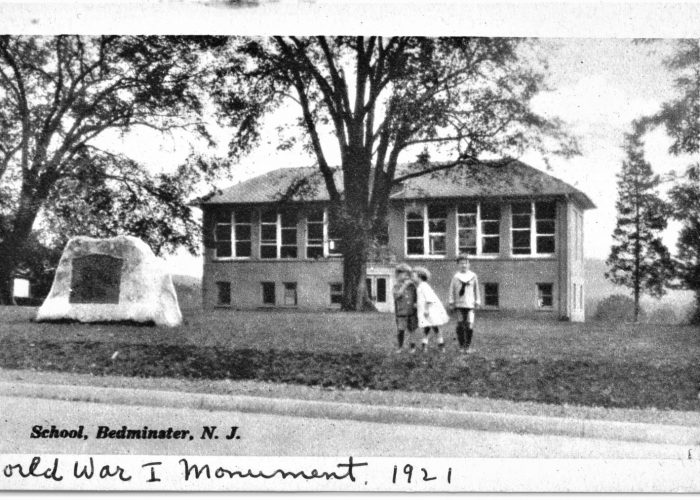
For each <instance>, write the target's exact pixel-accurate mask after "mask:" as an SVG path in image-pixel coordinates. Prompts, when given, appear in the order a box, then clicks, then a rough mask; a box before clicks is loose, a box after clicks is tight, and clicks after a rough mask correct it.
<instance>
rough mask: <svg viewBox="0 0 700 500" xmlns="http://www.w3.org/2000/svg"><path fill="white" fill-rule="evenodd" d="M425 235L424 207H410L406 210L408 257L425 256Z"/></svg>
mask: <svg viewBox="0 0 700 500" xmlns="http://www.w3.org/2000/svg"><path fill="white" fill-rule="evenodd" d="M424 234H425V224H424V223H423V207H408V208H407V209H406V253H407V254H408V255H423V254H424V251H423V249H424V248H425V247H424V245H423V243H424V241H423V240H424Z"/></svg>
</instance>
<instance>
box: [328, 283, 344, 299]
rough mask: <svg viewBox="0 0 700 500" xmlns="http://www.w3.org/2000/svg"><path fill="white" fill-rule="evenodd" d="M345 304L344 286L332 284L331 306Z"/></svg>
mask: <svg viewBox="0 0 700 500" xmlns="http://www.w3.org/2000/svg"><path fill="white" fill-rule="evenodd" d="M342 303H343V284H342V283H331V304H342Z"/></svg>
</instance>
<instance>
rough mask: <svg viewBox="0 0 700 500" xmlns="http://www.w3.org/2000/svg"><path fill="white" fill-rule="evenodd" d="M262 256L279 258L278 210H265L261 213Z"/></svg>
mask: <svg viewBox="0 0 700 500" xmlns="http://www.w3.org/2000/svg"><path fill="white" fill-rule="evenodd" d="M260 258H262V259H276V258H277V212H276V211H274V210H263V212H262V214H261V215H260Z"/></svg>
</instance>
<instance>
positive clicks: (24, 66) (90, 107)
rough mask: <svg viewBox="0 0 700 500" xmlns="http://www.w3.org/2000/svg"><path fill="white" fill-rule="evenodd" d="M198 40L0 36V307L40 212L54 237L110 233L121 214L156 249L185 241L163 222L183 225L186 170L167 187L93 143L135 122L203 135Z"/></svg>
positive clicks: (187, 217) (164, 180)
mask: <svg viewBox="0 0 700 500" xmlns="http://www.w3.org/2000/svg"><path fill="white" fill-rule="evenodd" d="M202 42H203V41H202V40H200V39H196V38H181V37H175V38H166V37H118V36H100V37H82V36H58V37H35V36H19V37H12V36H3V37H0V194H2V197H1V199H2V201H0V303H7V302H9V301H10V300H11V288H10V286H11V285H10V283H11V281H10V280H11V276H12V273H13V272H14V271H13V270H14V267H15V265H16V263H17V259H18V256H20V255H21V254H22V249H23V247H24V245H25V243H26V242H27V239H28V238H29V236H30V234H31V233H32V230H33V229H34V226H35V221H36V220H37V216H38V215H39V214H40V212H41V211H42V210H45V211H46V212H47V216H48V217H49V219H50V220H51V221H52V224H49V225H48V227H49V228H51V227H53V228H55V229H59V230H60V232H59V233H58V234H59V235H64V234H66V233H67V232H72V231H74V230H76V229H78V228H79V229H80V230H86V231H87V230H89V231H90V233H89V234H100V230H102V232H103V233H104V232H108V233H109V232H113V231H116V230H117V228H118V227H119V224H120V223H123V222H125V221H124V219H125V218H126V219H127V222H128V223H129V224H130V225H129V224H127V226H126V227H125V228H123V230H124V231H132V230H133V231H137V232H140V234H137V235H139V236H143V235H151V236H152V237H153V238H154V239H155V240H159V241H161V240H162V242H161V244H159V245H158V247H157V248H166V247H167V245H169V244H177V243H185V244H187V245H188V246H190V247H192V246H193V244H194V243H193V240H192V238H196V235H197V233H196V232H192V233H189V234H190V236H189V237H188V236H187V235H186V234H185V233H186V231H185V230H184V229H178V230H176V231H171V230H170V229H169V226H170V224H172V223H176V224H177V222H175V221H177V220H180V223H181V224H184V225H185V226H186V229H187V230H188V231H189V230H190V229H193V227H194V226H193V223H192V219H191V214H190V213H189V211H188V209H187V208H184V207H182V203H183V202H184V200H183V196H182V195H183V194H184V193H183V191H184V190H185V189H186V187H187V185H188V184H187V178H186V177H185V178H183V181H184V182H183V185H182V186H180V187H178V186H175V185H173V184H176V183H174V182H173V181H174V180H176V179H179V177H178V176H177V175H174V176H173V175H171V176H167V175H165V174H163V175H160V174H158V175H152V174H151V173H150V172H149V171H148V170H147V169H145V168H144V167H143V166H141V165H139V164H138V163H137V162H136V161H133V160H128V159H126V158H115V157H112V156H110V155H109V154H107V153H105V152H104V151H102V150H100V149H99V148H97V147H96V145H95V144H96V139H98V138H99V137H100V136H101V135H103V134H104V133H105V132H106V131H109V130H116V131H119V132H127V131H129V130H131V129H133V128H134V127H136V126H145V127H151V128H155V129H157V130H160V131H164V132H166V131H170V130H174V129H176V128H184V127H187V128H191V129H193V130H194V131H195V132H196V133H198V134H200V135H201V136H204V137H208V135H207V133H206V129H205V128H204V126H203V125H202V122H201V121H200V119H199V115H200V113H201V111H202V107H203V104H202V98H201V95H200V89H199V85H196V83H198V82H199V80H200V78H201V77H202V75H203V70H202V68H201V66H202V65H201V64H200V51H198V50H197V48H198V47H199V46H200V44H201V43H202ZM208 42H209V41H207V43H208ZM93 203H94V206H93ZM53 209H55V212H52V210H53ZM103 217H108V218H109V219H102V218H103ZM156 217H164V218H163V219H162V220H158V219H156ZM102 224H104V227H102V228H101V229H100V228H98V227H99V226H101V225H102Z"/></svg>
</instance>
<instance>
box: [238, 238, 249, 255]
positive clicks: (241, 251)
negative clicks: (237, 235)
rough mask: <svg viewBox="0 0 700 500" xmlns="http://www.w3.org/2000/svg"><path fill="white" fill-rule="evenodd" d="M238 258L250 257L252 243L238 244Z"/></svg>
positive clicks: (243, 242)
mask: <svg viewBox="0 0 700 500" xmlns="http://www.w3.org/2000/svg"><path fill="white" fill-rule="evenodd" d="M236 257H250V241H238V242H236Z"/></svg>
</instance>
